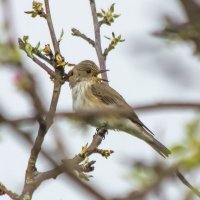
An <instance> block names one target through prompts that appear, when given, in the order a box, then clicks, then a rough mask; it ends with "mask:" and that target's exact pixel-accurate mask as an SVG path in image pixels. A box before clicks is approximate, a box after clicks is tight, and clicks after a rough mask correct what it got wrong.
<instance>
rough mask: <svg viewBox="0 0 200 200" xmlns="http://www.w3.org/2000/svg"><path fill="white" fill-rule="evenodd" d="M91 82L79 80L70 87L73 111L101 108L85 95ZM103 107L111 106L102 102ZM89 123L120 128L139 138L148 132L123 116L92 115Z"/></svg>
mask: <svg viewBox="0 0 200 200" xmlns="http://www.w3.org/2000/svg"><path fill="white" fill-rule="evenodd" d="M91 84H92V83H88V81H81V82H79V83H77V84H76V85H75V86H74V87H73V88H72V98H73V110H74V111H75V112H80V111H95V110H96V111H97V112H98V111H99V110H100V109H101V108H102V106H101V105H97V104H95V103H94V102H93V101H91V96H89V95H86V94H88V87H90V85H91ZM103 107H104V109H109V108H111V106H108V105H105V104H103ZM112 108H113V106H112ZM90 124H91V125H92V126H95V127H101V126H104V125H106V126H107V128H108V129H113V130H121V131H124V132H128V133H130V134H131V135H135V136H137V137H140V138H141V136H142V137H143V136H144V137H146V136H148V134H145V132H146V131H145V130H144V129H143V128H142V127H140V126H139V125H138V124H135V123H133V122H132V121H131V120H129V119H127V118H124V117H123V118H122V117H119V116H117V117H115V116H114V115H109V116H106V117H94V118H93V119H92V120H90ZM141 133H143V134H141Z"/></svg>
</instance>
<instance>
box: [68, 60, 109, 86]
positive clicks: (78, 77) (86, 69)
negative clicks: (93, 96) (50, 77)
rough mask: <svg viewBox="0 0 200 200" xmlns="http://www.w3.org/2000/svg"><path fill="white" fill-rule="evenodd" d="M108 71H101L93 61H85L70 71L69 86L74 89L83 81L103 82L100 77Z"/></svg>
mask: <svg viewBox="0 0 200 200" xmlns="http://www.w3.org/2000/svg"><path fill="white" fill-rule="evenodd" d="M106 71H107V70H100V69H99V68H98V67H97V65H96V64H95V63H94V62H93V61H90V60H84V61H82V62H80V63H79V64H77V65H75V67H74V68H73V69H72V70H70V71H69V73H68V76H69V84H70V86H71V87H74V86H75V85H76V84H77V83H78V82H81V81H92V80H95V81H98V80H102V79H101V78H99V77H98V75H99V74H102V73H104V72H106Z"/></svg>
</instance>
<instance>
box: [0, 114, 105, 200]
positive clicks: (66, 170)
mask: <svg viewBox="0 0 200 200" xmlns="http://www.w3.org/2000/svg"><path fill="white" fill-rule="evenodd" d="M1 117H3V116H0V118H1ZM10 125H11V127H12V128H13V129H14V130H15V132H16V134H17V135H18V136H19V137H20V138H21V139H22V140H23V141H25V142H27V143H28V144H29V145H33V144H34V142H33V141H32V139H31V137H30V134H28V133H25V132H23V131H21V130H20V129H19V128H18V127H17V126H16V125H15V124H12V123H11V124H10ZM98 139H99V140H101V138H98ZM98 139H95V140H98ZM41 154H42V155H43V156H44V157H45V158H46V159H47V160H48V161H49V162H50V163H51V164H52V166H53V167H55V168H54V169H53V170H52V173H49V172H43V173H44V176H41V174H43V173H38V174H37V175H39V178H38V179H39V180H38V184H37V187H38V186H39V184H40V183H41V182H42V179H44V180H47V179H49V178H54V177H56V176H58V175H59V174H61V173H63V172H64V175H65V176H64V177H65V178H66V180H67V181H68V178H70V179H71V180H72V181H74V182H75V183H76V184H77V185H78V186H80V187H81V188H82V189H83V190H84V191H87V192H88V193H89V194H91V195H93V196H94V197H95V199H98V200H106V198H105V197H103V196H102V195H101V194H100V193H99V192H97V191H96V190H95V189H94V188H92V187H90V186H89V185H88V184H86V183H85V182H82V181H81V180H80V179H79V178H78V177H77V176H76V175H75V174H74V173H72V169H71V167H69V166H71V165H69V166H68V165H67V163H66V162H65V164H64V163H63V164H62V165H61V166H58V164H57V163H56V161H55V160H54V159H53V158H52V156H50V154H49V153H48V152H47V151H45V150H44V149H42V150H41ZM72 160H73V159H72ZM59 171H60V173H59ZM37 175H36V176H37ZM32 184H33V187H36V186H35V185H34V182H32Z"/></svg>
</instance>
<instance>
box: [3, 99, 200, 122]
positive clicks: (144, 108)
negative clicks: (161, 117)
mask: <svg viewBox="0 0 200 200" xmlns="http://www.w3.org/2000/svg"><path fill="white" fill-rule="evenodd" d="M165 109H170V110H175V109H181V110H182V109H190V110H199V109H200V103H192V102H187V103H182V102H169V103H167V102H166V103H152V104H146V105H138V106H134V110H135V111H137V112H148V111H152V110H160V111H161V110H165ZM115 112H116V113H117V112H118V111H117V110H115ZM106 113H107V112H104V111H98V112H84V113H83V112H81V113H74V112H58V113H56V115H55V116H56V117H71V118H74V117H77V118H79V119H82V118H83V119H84V118H85V117H87V116H88V117H90V116H91V117H93V116H94V115H97V114H99V115H103V114H106ZM35 120H36V117H24V118H18V119H15V120H9V119H6V120H5V121H4V120H2V119H1V117H0V123H13V124H21V123H24V122H32V121H35Z"/></svg>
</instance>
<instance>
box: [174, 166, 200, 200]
mask: <svg viewBox="0 0 200 200" xmlns="http://www.w3.org/2000/svg"><path fill="white" fill-rule="evenodd" d="M176 176H177V177H178V178H179V180H180V181H181V182H182V183H183V184H184V185H185V186H186V187H188V188H190V190H191V191H192V192H193V193H194V194H196V195H197V196H198V197H199V198H200V192H199V191H198V190H197V188H195V187H194V186H192V185H191V184H190V183H189V181H188V180H187V179H186V178H185V177H184V176H183V174H182V173H181V172H180V171H179V170H176Z"/></svg>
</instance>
